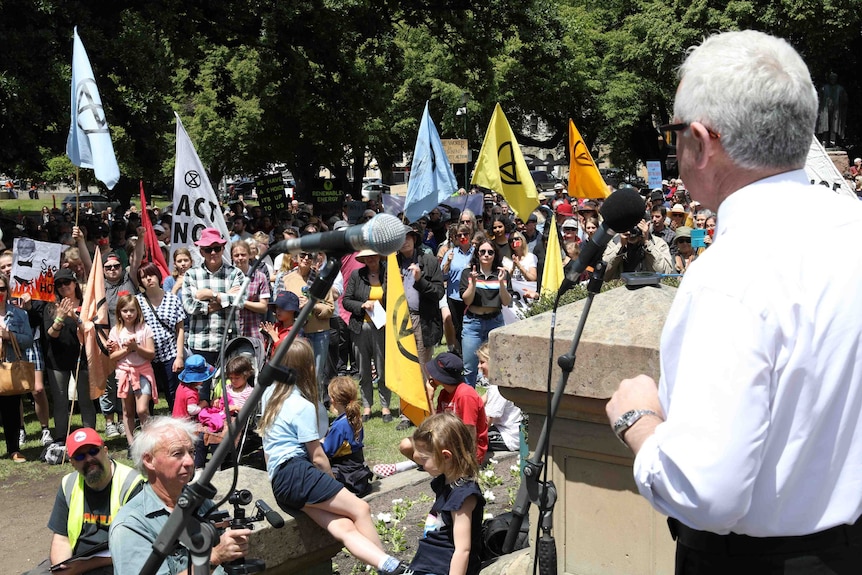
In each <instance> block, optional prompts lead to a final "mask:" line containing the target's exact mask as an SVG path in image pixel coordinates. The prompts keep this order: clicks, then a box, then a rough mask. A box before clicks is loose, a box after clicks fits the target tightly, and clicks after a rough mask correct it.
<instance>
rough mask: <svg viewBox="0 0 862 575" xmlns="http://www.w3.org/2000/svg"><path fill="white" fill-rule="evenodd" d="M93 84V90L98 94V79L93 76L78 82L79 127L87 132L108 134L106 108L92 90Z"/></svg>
mask: <svg viewBox="0 0 862 575" xmlns="http://www.w3.org/2000/svg"><path fill="white" fill-rule="evenodd" d="M91 84H92V90H93V92H96V94H98V91H97V90H96V81H95V80H93V79H92V78H86V79H84V80H81V81H80V82H78V110H77V112H78V127H79V128H81V129H82V130H83V131H84V133H85V134H107V133H108V119H107V118H106V117H105V109H104V108H103V107H102V104H100V103H99V102H97V101H96V99H95V98H94V97H93V95H92V93H91V92H90V85H91Z"/></svg>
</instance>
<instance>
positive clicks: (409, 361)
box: [385, 254, 431, 425]
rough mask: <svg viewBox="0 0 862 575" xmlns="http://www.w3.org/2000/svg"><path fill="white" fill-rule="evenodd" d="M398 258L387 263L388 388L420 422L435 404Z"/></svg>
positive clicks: (393, 256) (405, 411)
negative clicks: (428, 388) (430, 398)
mask: <svg viewBox="0 0 862 575" xmlns="http://www.w3.org/2000/svg"><path fill="white" fill-rule="evenodd" d="M396 258H397V255H396V254H390V255H389V258H388V260H387V262H388V263H387V266H386V269H387V273H386V308H387V309H386V328H385V329H386V387H388V388H389V389H391V390H392V391H394V392H395V393H397V394H398V397H400V398H401V413H403V414H404V415H405V416H406V417H407V419H409V420H410V421H412V422H413V423H414V424H416V425H419V424H420V423H422V422H423V421H424V420H425V418H426V417H428V416H429V415H430V414H431V407H430V406H429V405H428V396H427V395H426V393H425V382H424V381H423V380H422V370H421V369H420V368H419V354H418V353H417V352H416V336H415V335H414V334H413V323H412V322H411V321H410V310H409V309H408V307H407V298H406V297H405V296H404V283H403V282H402V281H401V274H400V273H399V270H398V260H397V259H396Z"/></svg>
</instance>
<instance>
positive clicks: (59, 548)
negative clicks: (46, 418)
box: [48, 427, 143, 575]
mask: <svg viewBox="0 0 862 575" xmlns="http://www.w3.org/2000/svg"><path fill="white" fill-rule="evenodd" d="M66 451H67V453H69V460H70V462H71V463H72V467H74V468H75V471H73V472H72V473H70V474H68V475H66V476H65V477H63V481H62V483H61V484H60V489H59V491H58V492H57V499H56V500H55V501H54V509H53V510H52V511H51V518H50V519H49V520H48V528H49V529H50V530H51V531H53V532H54V536H53V538H52V539H51V554H50V559H49V560H50V565H55V566H56V565H59V564H62V566H61V567H60V568H59V569H58V570H56V571H54V572H55V573H64V574H73V573H74V574H78V573H88V574H99V575H101V574H102V573H107V574H112V573H113V572H114V567H113V564H112V562H111V553H110V551H109V550H108V528H109V527H110V526H111V521H112V520H113V518H114V516H115V515H116V513H117V511H118V510H119V509H120V507H121V506H122V505H124V504H125V503H126V502H127V501H128V500H129V499H130V498H131V497H133V496H134V495H135V494H137V493H138V492H139V491H140V490H141V486H142V481H143V477H141V475H140V473H138V472H137V471H135V470H134V469H132V468H131V467H128V466H126V465H123V464H122V463H117V462H116V461H114V460H112V459H111V458H110V457H109V455H108V448H107V447H106V446H105V443H104V442H103V441H102V438H101V437H99V434H98V433H96V431H95V430H94V429H90V428H88V427H85V428H82V429H76V430H75V431H73V432H72V433H71V434H69V437H68V438H66Z"/></svg>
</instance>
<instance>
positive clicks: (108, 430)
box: [105, 421, 120, 439]
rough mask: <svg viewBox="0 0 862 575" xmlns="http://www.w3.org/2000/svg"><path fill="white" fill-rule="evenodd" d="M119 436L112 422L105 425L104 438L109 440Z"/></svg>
mask: <svg viewBox="0 0 862 575" xmlns="http://www.w3.org/2000/svg"><path fill="white" fill-rule="evenodd" d="M119 436H120V430H119V429H117V426H116V424H115V423H114V422H112V421H109V422H108V423H106V424H105V437H107V438H108V439H110V438H112V437H119Z"/></svg>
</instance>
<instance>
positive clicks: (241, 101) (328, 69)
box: [0, 0, 862, 196]
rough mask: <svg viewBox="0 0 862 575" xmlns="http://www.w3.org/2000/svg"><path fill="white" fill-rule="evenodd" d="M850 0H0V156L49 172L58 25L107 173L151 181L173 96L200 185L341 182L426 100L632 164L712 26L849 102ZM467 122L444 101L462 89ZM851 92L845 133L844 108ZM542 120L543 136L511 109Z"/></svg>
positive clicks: (61, 102)
mask: <svg viewBox="0 0 862 575" xmlns="http://www.w3.org/2000/svg"><path fill="white" fill-rule="evenodd" d="M856 3H857V2H856V0H820V1H814V2H808V3H805V2H798V1H797V0H684V1H683V0H605V1H604V2H601V3H598V2H592V1H590V0H556V1H552V0H531V1H527V2H521V3H511V2H505V1H504V0H489V1H487V2H483V3H476V5H474V6H471V7H470V8H468V9H467V8H464V4H463V3H462V2H452V1H448V2H447V1H444V2H431V1H430V0H405V1H400V2H396V1H394V0H292V1H291V2H275V1H273V0H263V1H258V2H250V1H248V0H223V1H221V2H216V3H212V2H199V1H184V2H180V1H178V0H159V1H156V2H153V1H142V0H132V1H129V2H60V0H3V1H2V2H0V34H2V38H3V41H4V50H3V52H2V56H0V128H2V133H3V134H4V136H5V142H4V145H3V146H2V147H0V171H7V172H9V173H14V174H16V175H18V176H23V177H43V178H44V179H49V178H56V177H58V174H61V173H62V172H63V171H64V170H66V169H68V165H67V164H64V163H63V162H62V160H61V159H59V158H61V157H62V156H63V155H64V151H65V141H66V135H67V133H68V129H69V126H68V124H69V117H70V112H69V109H68V108H69V91H70V87H69V81H70V77H71V48H72V41H71V37H72V28H73V27H74V26H76V25H77V26H78V31H79V34H80V36H81V38H82V40H83V42H84V45H85V46H86V48H87V52H88V54H89V57H90V61H91V64H92V66H93V69H94V73H95V75H96V80H97V83H98V87H99V91H100V93H101V96H102V100H103V103H104V105H105V110H106V114H107V117H108V121H109V123H110V126H111V132H112V139H113V142H114V147H115V150H116V154H117V159H118V161H119V163H120V169H121V173H122V174H123V176H124V178H123V180H122V181H121V184H120V185H118V188H117V189H116V190H115V191H116V193H117V195H118V196H124V195H128V194H131V193H133V192H134V191H136V190H137V183H136V181H137V180H138V179H143V180H145V181H146V182H150V183H153V184H160V185H164V186H168V187H169V182H170V178H171V177H172V169H173V161H174V157H173V156H174V146H173V144H174V122H173V112H174V111H176V112H177V113H179V114H180V116H181V117H182V119H183V122H184V124H185V126H186V128H187V130H188V132H189V135H190V136H191V138H192V141H193V142H194V143H195V147H196V149H197V151H198V153H199V155H200V156H201V159H202V160H203V162H204V164H205V165H206V166H207V168H208V170H209V175H210V177H211V179H212V180H213V181H214V182H216V181H218V180H219V179H220V178H221V177H222V176H224V175H229V174H238V173H246V174H252V173H259V172H261V171H263V170H265V169H266V167H267V166H269V165H272V164H274V163H279V164H284V165H286V166H288V168H289V169H290V170H291V172H292V173H293V174H294V176H295V177H296V179H297V181H298V184H299V185H300V186H302V185H304V183H305V182H307V181H309V180H310V179H311V178H313V177H315V176H316V175H317V173H318V171H319V168H320V167H326V168H328V169H330V170H331V171H332V172H333V173H334V174H336V175H338V176H341V177H342V178H343V179H344V180H345V181H347V179H348V176H349V175H350V171H351V170H352V175H355V176H357V177H355V178H353V179H354V184H353V185H354V186H355V189H358V187H359V186H360V185H361V175H362V174H363V173H364V169H365V167H366V165H367V162H368V161H369V159H370V158H375V159H376V160H377V162H378V164H379V166H380V167H381V169H382V170H383V171H384V172H386V170H388V169H389V168H390V167H391V165H392V164H393V162H396V161H398V160H400V159H401V158H402V155H403V154H405V153H406V154H408V155H409V154H410V153H411V152H412V146H413V142H414V140H415V134H416V129H417V125H418V120H419V117H420V115H421V112H422V108H423V107H424V104H425V101H426V100H427V101H430V105H431V113H432V117H433V118H434V119H435V121H436V122H437V124H438V126H439V129H440V132H441V135H442V136H443V137H464V136H465V135H466V136H467V137H468V138H469V140H470V143H471V146H472V147H473V148H474V149H478V147H479V145H480V144H481V140H482V137H483V136H484V131H485V128H486V126H487V122H488V119H489V118H490V114H491V111H492V110H493V107H494V105H495V104H496V103H497V102H500V104H501V105H502V107H503V109H504V110H505V111H506V114H507V116H508V117H509V120H510V122H511V123H512V125H513V128H514V129H515V131H516V132H517V133H518V136H519V142H520V143H521V144H522V145H537V146H540V147H542V146H545V147H549V148H553V147H556V145H558V144H559V143H560V142H561V141H563V139H564V138H565V134H566V126H567V122H568V119H569V118H572V119H574V120H575V123H576V124H577V125H578V127H579V129H580V130H581V133H582V134H583V135H584V137H585V139H586V140H587V143H588V144H590V145H591V147H596V146H597V145H598V144H602V145H603V146H605V147H606V149H609V150H611V156H612V160H613V161H614V163H616V164H617V165H622V166H627V167H631V166H633V164H634V163H635V162H636V161H638V160H641V161H643V160H646V159H649V158H650V157H652V155H653V154H655V153H656V150H655V149H654V148H655V146H656V135H657V132H656V130H655V126H656V125H658V124H659V123H662V122H663V121H665V120H668V119H669V116H670V114H671V113H672V112H671V107H672V102H673V92H674V89H675V86H676V76H675V74H676V68H677V67H678V66H679V64H680V63H681V62H682V59H683V58H684V55H685V51H686V49H687V48H688V47H689V46H692V45H695V44H697V43H698V42H699V41H700V40H701V39H702V38H703V37H704V36H705V35H707V34H709V33H711V32H713V31H721V30H729V29H739V28H755V29H760V30H764V31H766V32H770V33H774V34H776V35H779V36H782V37H784V38H787V39H788V40H789V41H790V42H791V43H792V44H793V45H794V46H795V47H796V48H797V49H798V50H799V51H800V53H801V54H802V55H803V57H804V58H805V60H806V62H807V63H808V65H809V67H810V69H811V73H812V77H813V78H814V81H815V83H816V84H817V85H820V84H821V83H823V82H824V81H825V79H826V77H827V76H828V74H829V72H831V71H835V72H836V73H838V75H839V81H840V82H841V83H842V84H843V85H844V86H845V88H846V89H847V91H848V93H849V94H850V98H851V102H859V101H860V100H862V75H860V74H858V73H856V70H858V69H859V66H860V65H862V63H860V62H859V57H860V56H859V54H860V52H862V51H860V50H859V46H858V45H859V43H860V41H862V39H860V27H862V11H859V10H858V9H855V6H854V5H855V4H856ZM464 94H466V95H467V98H468V102H467V108H468V114H467V117H466V119H467V121H468V125H466V126H465V125H464V118H463V117H462V116H456V110H457V109H458V108H459V107H460V106H461V105H462V103H461V102H462V97H463V96H462V95H464ZM859 109H860V106H858V105H857V106H851V110H850V118H849V122H848V134H847V137H848V139H850V140H851V141H858V140H859V135H860V131H862V128H860V124H862V118H860V113H859V112H858V111H857V110H859ZM539 120H540V121H541V122H542V125H543V126H546V127H547V128H548V129H549V130H550V136H546V137H544V138H541V137H539V136H538V135H537V134H536V133H535V132H534V131H532V130H531V129H530V125H531V123H532V124H535V123H536V122H537V121H539Z"/></svg>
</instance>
